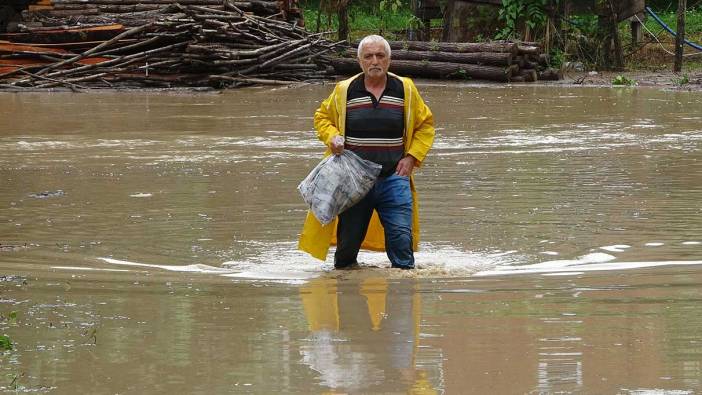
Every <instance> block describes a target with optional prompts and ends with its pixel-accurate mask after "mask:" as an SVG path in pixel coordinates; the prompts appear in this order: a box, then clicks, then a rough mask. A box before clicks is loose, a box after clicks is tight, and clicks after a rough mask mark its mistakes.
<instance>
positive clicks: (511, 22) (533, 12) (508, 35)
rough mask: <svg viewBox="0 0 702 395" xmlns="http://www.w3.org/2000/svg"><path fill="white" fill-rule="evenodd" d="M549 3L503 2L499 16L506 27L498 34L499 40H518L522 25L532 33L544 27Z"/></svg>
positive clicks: (536, 0) (537, 0)
mask: <svg viewBox="0 0 702 395" xmlns="http://www.w3.org/2000/svg"><path fill="white" fill-rule="evenodd" d="M548 2H549V0H502V8H500V13H499V15H500V19H501V20H502V21H504V23H505V27H504V28H503V29H502V30H501V31H500V32H499V33H497V38H498V39H514V38H518V37H517V33H518V30H519V26H520V24H521V23H523V24H524V26H526V27H528V28H529V29H530V30H532V31H533V30H536V29H538V28H541V27H542V26H544V25H545V23H546V6H547V5H548Z"/></svg>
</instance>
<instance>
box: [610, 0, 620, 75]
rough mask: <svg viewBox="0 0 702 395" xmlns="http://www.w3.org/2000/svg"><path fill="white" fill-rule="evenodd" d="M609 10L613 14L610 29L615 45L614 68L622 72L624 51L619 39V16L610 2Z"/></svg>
mask: <svg viewBox="0 0 702 395" xmlns="http://www.w3.org/2000/svg"><path fill="white" fill-rule="evenodd" d="M609 9H610V11H611V12H612V15H611V16H610V18H611V19H610V23H611V24H610V27H611V32H612V33H611V35H612V42H613V43H614V68H615V69H616V70H622V69H623V68H624V51H623V50H622V40H620V39H619V29H618V28H617V24H618V22H619V15H618V14H617V10H616V9H615V8H614V3H613V2H612V0H609Z"/></svg>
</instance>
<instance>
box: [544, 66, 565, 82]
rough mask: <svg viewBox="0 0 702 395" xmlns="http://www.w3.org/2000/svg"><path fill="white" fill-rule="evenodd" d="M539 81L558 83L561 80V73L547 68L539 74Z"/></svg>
mask: <svg viewBox="0 0 702 395" xmlns="http://www.w3.org/2000/svg"><path fill="white" fill-rule="evenodd" d="M539 79H540V80H543V81H558V80H561V79H563V72H562V71H561V70H559V69H554V68H547V69H545V70H543V71H541V72H539Z"/></svg>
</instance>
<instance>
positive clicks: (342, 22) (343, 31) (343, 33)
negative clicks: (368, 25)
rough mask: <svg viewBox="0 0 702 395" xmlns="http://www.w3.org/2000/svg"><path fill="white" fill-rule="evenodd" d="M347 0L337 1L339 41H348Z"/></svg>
mask: <svg viewBox="0 0 702 395" xmlns="http://www.w3.org/2000/svg"><path fill="white" fill-rule="evenodd" d="M348 3H349V0H341V1H339V9H338V15H339V41H349V4H348Z"/></svg>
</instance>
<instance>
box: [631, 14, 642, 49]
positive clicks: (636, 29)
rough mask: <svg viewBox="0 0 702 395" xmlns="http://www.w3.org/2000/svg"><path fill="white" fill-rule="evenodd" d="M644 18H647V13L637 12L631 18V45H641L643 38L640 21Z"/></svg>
mask: <svg viewBox="0 0 702 395" xmlns="http://www.w3.org/2000/svg"><path fill="white" fill-rule="evenodd" d="M637 18H638V19H637ZM643 18H645V15H643V14H636V15H635V16H632V17H631V18H629V23H630V26H631V45H632V46H634V47H635V46H637V45H639V43H640V42H641V41H642V40H643V29H642V24H641V22H639V20H643Z"/></svg>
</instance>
